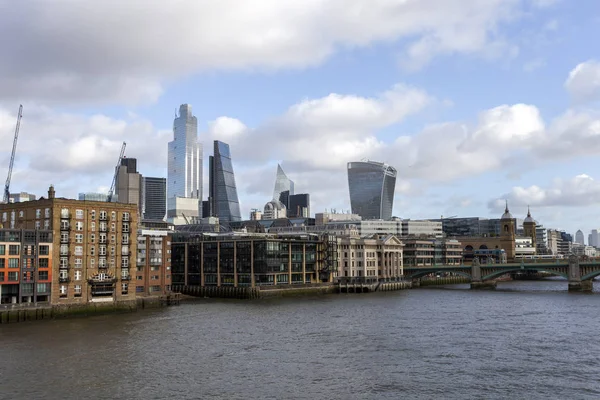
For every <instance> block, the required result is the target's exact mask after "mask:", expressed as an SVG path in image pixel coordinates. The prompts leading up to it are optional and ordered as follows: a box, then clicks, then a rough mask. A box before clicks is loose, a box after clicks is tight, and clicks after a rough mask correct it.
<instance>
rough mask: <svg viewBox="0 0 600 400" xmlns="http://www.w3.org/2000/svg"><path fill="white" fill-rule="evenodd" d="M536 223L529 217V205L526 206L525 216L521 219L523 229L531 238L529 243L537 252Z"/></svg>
mask: <svg viewBox="0 0 600 400" xmlns="http://www.w3.org/2000/svg"><path fill="white" fill-rule="evenodd" d="M535 228H536V223H535V220H534V219H533V218H532V217H531V211H530V210H529V206H527V217H526V218H525V219H524V220H523V231H524V232H525V236H528V237H530V238H531V244H532V246H533V248H534V249H536V253H537V241H536V232H535Z"/></svg>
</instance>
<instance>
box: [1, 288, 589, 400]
mask: <svg viewBox="0 0 600 400" xmlns="http://www.w3.org/2000/svg"><path fill="white" fill-rule="evenodd" d="M566 286H567V284H566V282H564V281H545V282H507V283H501V284H500V285H499V288H498V290H497V291H496V292H477V291H470V290H468V289H466V287H467V286H465V285H457V286H453V287H451V288H450V287H449V288H433V289H417V290H407V291H401V292H386V293H374V294H362V295H361V294H350V295H332V296H320V297H314V298H299V299H285V300H281V299H276V300H260V301H222V300H200V301H198V302H195V303H187V304H183V305H181V306H179V307H169V308H165V309H161V310H154V311H142V312H138V313H133V314H125V315H116V316H114V315H112V316H102V317H93V318H84V319H71V320H59V321H42V322H33V323H22V324H14V325H3V326H0V349H1V351H0V360H1V362H0V379H1V382H2V383H1V384H0V398H2V399H25V398H33V399H37V398H47V399H86V398H89V399H145V400H148V399H166V398H170V399H211V398H215V399H216V398H222V399H250V398H259V399H290V398H298V399H399V398H403V399H433V398H436V399H508V398H510V399H515V398H519V399H548V398H552V399H598V398H600V341H599V340H598V335H599V333H600V319H599V314H600V293H594V294H587V295H586V294H568V293H567V292H566ZM596 286H598V287H600V282H597V283H596Z"/></svg>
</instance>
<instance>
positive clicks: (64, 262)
mask: <svg viewBox="0 0 600 400" xmlns="http://www.w3.org/2000/svg"><path fill="white" fill-rule="evenodd" d="M59 267H60V268H68V267H69V259H68V258H67V257H61V258H60V264H59Z"/></svg>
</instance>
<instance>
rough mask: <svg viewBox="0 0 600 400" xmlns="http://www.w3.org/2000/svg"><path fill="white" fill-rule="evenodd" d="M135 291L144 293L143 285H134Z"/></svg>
mask: <svg viewBox="0 0 600 400" xmlns="http://www.w3.org/2000/svg"><path fill="white" fill-rule="evenodd" d="M135 292H136V293H144V287H143V286H136V287H135Z"/></svg>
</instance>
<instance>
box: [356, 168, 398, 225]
mask: <svg viewBox="0 0 600 400" xmlns="http://www.w3.org/2000/svg"><path fill="white" fill-rule="evenodd" d="M348 187H349V189H350V206H351V207H352V213H353V214H358V215H360V216H361V217H362V218H363V219H383V220H388V219H391V218H392V208H393V206H394V189H395V187H396V169H395V168H394V167H391V166H389V165H387V164H384V163H380V162H375V161H355V162H349V163H348Z"/></svg>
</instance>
